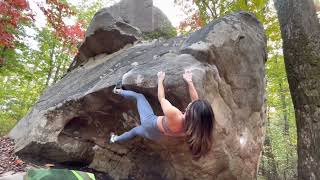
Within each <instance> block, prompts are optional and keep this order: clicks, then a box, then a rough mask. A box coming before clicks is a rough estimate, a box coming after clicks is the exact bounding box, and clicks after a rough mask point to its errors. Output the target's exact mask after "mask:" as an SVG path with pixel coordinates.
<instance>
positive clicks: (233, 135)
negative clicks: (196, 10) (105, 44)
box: [10, 11, 267, 180]
mask: <svg viewBox="0 0 320 180" xmlns="http://www.w3.org/2000/svg"><path fill="white" fill-rule="evenodd" d="M266 56H267V55H266V38H265V34H264V30H263V27H262V25H261V24H260V23H259V22H258V20H257V19H256V18H255V17H254V16H253V15H252V14H250V13H247V12H242V11H241V12H236V13H233V14H230V15H226V16H224V17H222V18H219V19H217V20H215V21H213V22H211V23H209V24H208V25H207V26H205V27H203V28H202V29H200V30H198V31H196V32H194V33H192V34H191V35H190V36H189V37H177V38H172V39H170V40H167V41H160V40H154V41H152V42H144V43H137V44H135V45H133V46H132V47H125V48H123V49H121V50H119V51H117V52H114V53H112V54H109V55H100V56H99V57H95V58H90V59H89V60H88V61H87V62H86V63H85V64H84V65H83V66H79V67H77V68H75V69H73V70H72V71H70V72H69V73H67V74H66V75H65V76H64V77H63V78H62V79H61V80H60V81H58V82H57V83H56V84H54V85H52V86H51V87H49V88H48V89H47V90H46V91H45V92H44V93H43V94H42V96H41V97H40V99H39V100H38V102H37V103H36V104H35V105H34V107H33V108H32V110H31V111H30V112H29V113H28V115H26V116H25V117H24V118H23V119H21V120H20V121H19V123H18V124H17V125H16V126H15V128H14V129H13V130H12V131H11V132H10V137H12V138H14V139H15V142H16V147H15V151H16V152H17V153H18V154H19V155H20V156H22V157H30V156H31V157H38V156H39V157H42V158H47V159H50V160H54V161H57V162H81V163H86V164H88V165H89V167H91V168H93V169H96V170H98V171H102V172H106V173H108V174H109V176H110V177H112V178H114V179H201V180H202V179H216V180H222V179H228V180H233V179H237V180H248V179H256V175H257V168H258V165H259V158H260V155H261V152H262V146H263V141H264V133H265V130H264V119H265V109H264V105H265V61H266ZM185 69H190V70H191V71H192V72H193V74H194V77H193V79H194V83H195V87H196V89H197V91H198V93H199V96H200V98H203V99H207V100H208V101H209V102H210V103H211V105H212V108H213V111H214V114H215V117H216V125H215V127H214V134H213V137H212V138H213V142H214V143H213V146H212V150H211V151H210V152H209V154H208V155H207V156H206V157H203V158H201V159H199V160H198V161H196V160H194V159H192V157H191V154H190V152H189V150H188V147H187V145H186V143H185V139H184V138H183V137H180V138H169V137H167V138H165V139H163V140H162V141H160V142H153V141H150V140H147V139H143V138H141V137H136V138H134V139H132V140H130V141H128V142H123V143H118V144H106V143H100V142H103V141H106V140H107V139H108V138H109V134H110V132H116V133H118V134H119V133H123V132H125V131H128V130H129V129H131V128H133V127H134V126H135V124H136V123H140V122H139V118H138V117H139V116H138V112H137V109H136V105H135V102H134V101H132V100H128V99H125V98H122V97H120V96H119V95H115V94H113V93H112V89H113V87H114V86H115V84H116V83H117V82H118V81H119V80H122V83H123V85H124V88H126V89H131V90H134V91H136V92H140V93H143V94H144V95H145V96H146V98H147V99H148V101H149V102H150V104H151V105H152V107H153V109H154V111H155V113H156V114H158V115H162V111H161V108H160V104H159V103H158V101H157V72H158V71H160V70H162V71H165V72H166V78H165V81H164V86H165V93H166V98H167V99H168V100H169V101H170V102H171V103H172V104H173V105H174V106H176V107H177V108H179V109H180V110H183V109H184V108H185V107H186V106H187V105H188V103H189V102H190V98H189V94H188V90H187V85H186V83H185V82H184V81H183V78H182V74H183V72H184V70H185Z"/></svg>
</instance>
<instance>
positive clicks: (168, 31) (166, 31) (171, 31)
mask: <svg viewBox="0 0 320 180" xmlns="http://www.w3.org/2000/svg"><path fill="white" fill-rule="evenodd" d="M143 36H144V39H158V38H160V37H162V38H165V39H170V38H173V37H176V36H177V30H176V28H174V27H173V26H172V25H171V24H169V23H168V24H165V25H164V26H163V27H162V28H161V29H159V30H155V31H153V32H149V33H144V35H143Z"/></svg>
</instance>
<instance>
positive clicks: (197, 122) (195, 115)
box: [184, 100, 215, 159]
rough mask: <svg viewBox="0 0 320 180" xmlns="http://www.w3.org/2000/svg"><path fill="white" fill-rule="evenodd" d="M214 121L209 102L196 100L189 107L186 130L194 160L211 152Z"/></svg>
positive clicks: (185, 123)
mask: <svg viewBox="0 0 320 180" xmlns="http://www.w3.org/2000/svg"><path fill="white" fill-rule="evenodd" d="M214 121H215V118H214V114H213V110H212V108H211V105H210V103H209V102H208V101H206V100H196V101H193V102H192V103H191V104H190V105H189V106H188V107H187V109H186V112H185V120H184V128H185V133H186V138H187V143H188V145H189V149H190V151H191V154H192V156H193V158H194V159H199V158H200V157H202V156H204V155H206V154H207V153H208V152H209V151H210V149H211V145H212V132H213V126H214Z"/></svg>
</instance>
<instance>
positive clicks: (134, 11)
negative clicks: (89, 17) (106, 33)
mask: <svg viewBox="0 0 320 180" xmlns="http://www.w3.org/2000/svg"><path fill="white" fill-rule="evenodd" d="M100 11H106V12H109V13H110V14H111V15H112V16H113V17H115V18H116V19H120V20H123V21H124V22H126V23H129V24H132V25H133V26H136V27H138V28H139V29H140V30H141V31H142V32H144V33H150V32H154V31H163V30H164V29H167V28H172V25H171V22H170V21H169V19H168V18H167V16H166V15H165V14H164V13H163V12H162V11H161V10H160V9H159V8H157V7H155V6H153V0H121V1H120V2H119V3H117V4H115V5H113V6H111V7H108V8H104V9H102V10H100Z"/></svg>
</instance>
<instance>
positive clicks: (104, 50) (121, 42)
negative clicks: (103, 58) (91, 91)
mask: <svg viewBox="0 0 320 180" xmlns="http://www.w3.org/2000/svg"><path fill="white" fill-rule="evenodd" d="M141 35H142V34H141V31H140V30H139V29H138V28H136V27H134V26H132V25H130V24H127V23H125V22H123V21H121V20H116V19H115V18H113V16H112V15H111V14H110V13H108V12H106V11H99V12H97V13H96V14H95V15H94V17H93V19H92V21H91V23H90V25H89V27H88V29H87V32H86V35H85V40H84V42H83V43H82V44H81V46H80V48H79V51H78V54H77V55H76V57H75V58H74V60H73V62H72V64H71V65H70V67H69V69H68V71H71V70H72V69H75V68H77V67H78V66H82V65H83V64H85V63H86V62H87V61H88V59H89V58H91V57H95V56H97V55H99V54H112V53H114V52H117V51H119V50H120V49H121V48H123V47H125V46H126V45H128V44H133V43H134V42H135V41H137V40H138V39H139V37H140V36H141Z"/></svg>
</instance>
